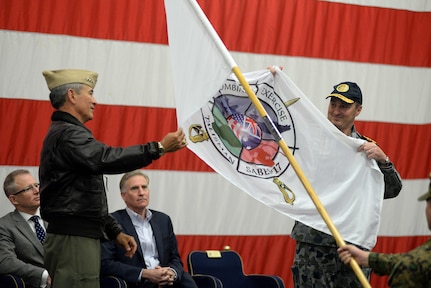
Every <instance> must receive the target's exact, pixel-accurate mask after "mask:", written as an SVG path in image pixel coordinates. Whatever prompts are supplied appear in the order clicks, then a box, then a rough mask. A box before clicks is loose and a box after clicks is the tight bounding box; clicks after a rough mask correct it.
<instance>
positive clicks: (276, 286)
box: [246, 274, 284, 288]
mask: <svg viewBox="0 0 431 288" xmlns="http://www.w3.org/2000/svg"><path fill="white" fill-rule="evenodd" d="M246 279H247V281H246V282H247V287H249V288H260V287H265V288H284V281H283V279H281V277H279V276H276V275H263V274H249V275H246Z"/></svg>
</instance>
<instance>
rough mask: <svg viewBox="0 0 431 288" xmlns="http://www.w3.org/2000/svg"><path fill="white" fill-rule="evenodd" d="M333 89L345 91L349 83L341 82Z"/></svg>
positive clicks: (347, 89)
mask: <svg viewBox="0 0 431 288" xmlns="http://www.w3.org/2000/svg"><path fill="white" fill-rule="evenodd" d="M335 89H337V91H338V92H347V91H349V85H347V84H345V83H343V84H340V85H338V86H337V88H335Z"/></svg>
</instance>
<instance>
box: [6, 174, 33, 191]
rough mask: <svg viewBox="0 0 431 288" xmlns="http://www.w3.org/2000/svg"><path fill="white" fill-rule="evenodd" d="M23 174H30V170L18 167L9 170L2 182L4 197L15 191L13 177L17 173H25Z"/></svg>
mask: <svg viewBox="0 0 431 288" xmlns="http://www.w3.org/2000/svg"><path fill="white" fill-rule="evenodd" d="M25 174H30V171H28V170H25V169H18V170H14V171H12V172H10V173H9V174H8V175H7V176H6V178H5V179H4V182H3V190H4V194H6V197H9V196H10V195H12V194H13V193H15V190H16V183H15V179H16V177H17V176H19V175H25Z"/></svg>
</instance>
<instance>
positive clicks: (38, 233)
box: [30, 215, 45, 244]
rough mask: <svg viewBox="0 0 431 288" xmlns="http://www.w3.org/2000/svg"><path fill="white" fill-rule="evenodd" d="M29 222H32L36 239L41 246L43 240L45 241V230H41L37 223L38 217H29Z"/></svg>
mask: <svg viewBox="0 0 431 288" xmlns="http://www.w3.org/2000/svg"><path fill="white" fill-rule="evenodd" d="M30 220H31V221H33V222H34V228H36V236H37V239H39V241H40V243H42V244H43V240H45V230H43V228H42V226H41V225H40V223H39V216H37V215H34V216H31V217H30Z"/></svg>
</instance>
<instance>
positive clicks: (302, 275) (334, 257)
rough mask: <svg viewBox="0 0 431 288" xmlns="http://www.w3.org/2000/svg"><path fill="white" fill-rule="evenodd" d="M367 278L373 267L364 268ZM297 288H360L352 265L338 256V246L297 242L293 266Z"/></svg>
mask: <svg viewBox="0 0 431 288" xmlns="http://www.w3.org/2000/svg"><path fill="white" fill-rule="evenodd" d="M362 271H363V272H364V274H365V277H366V278H367V279H370V274H371V269H369V268H362ZM292 275H293V282H294V287H295V288H360V287H362V285H361V283H360V282H359V280H358V279H357V277H356V274H355V273H354V272H353V270H352V269H351V268H350V266H348V265H345V264H343V262H341V261H340V258H338V253H337V248H336V247H328V246H319V245H313V244H309V243H304V242H296V253H295V258H294V262H293V266H292Z"/></svg>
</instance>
